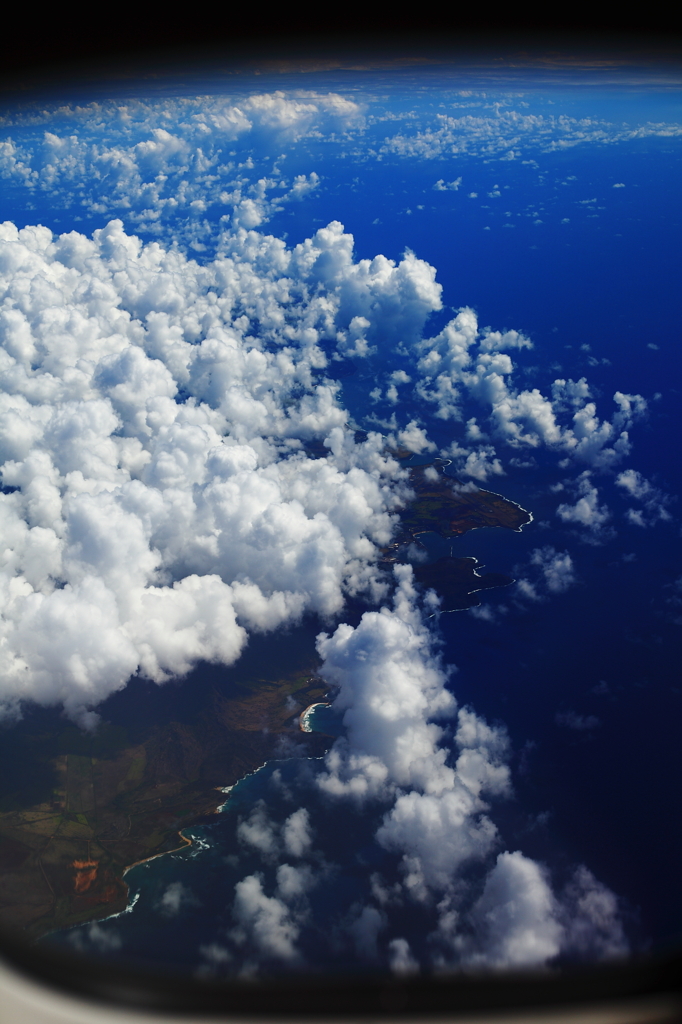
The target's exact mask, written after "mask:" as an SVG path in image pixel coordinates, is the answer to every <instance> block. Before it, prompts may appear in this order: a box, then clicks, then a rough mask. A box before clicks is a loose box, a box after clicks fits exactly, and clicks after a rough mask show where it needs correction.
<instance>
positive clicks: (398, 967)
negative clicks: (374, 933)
mask: <svg viewBox="0 0 682 1024" xmlns="http://www.w3.org/2000/svg"><path fill="white" fill-rule="evenodd" d="M388 948H389V953H390V957H389V964H390V967H391V970H392V971H393V973H394V974H397V975H400V976H401V977H404V976H405V975H410V974H416V973H417V972H418V971H419V964H418V963H417V961H416V960H415V958H414V957H413V956H412V952H411V950H410V944H409V942H408V941H407V939H403V938H400V939H392V940H391V941H390V942H389V944H388Z"/></svg>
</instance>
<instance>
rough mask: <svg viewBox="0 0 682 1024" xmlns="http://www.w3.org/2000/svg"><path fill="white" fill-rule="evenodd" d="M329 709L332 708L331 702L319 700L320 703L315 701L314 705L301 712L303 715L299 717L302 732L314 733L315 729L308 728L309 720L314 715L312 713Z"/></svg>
mask: <svg viewBox="0 0 682 1024" xmlns="http://www.w3.org/2000/svg"><path fill="white" fill-rule="evenodd" d="M328 707H331V704H330V702H329V701H326V700H318V701H315V703H314V704H309V705H308V707H307V708H304V709H303V711H302V712H301V714H300V715H299V717H298V727H299V729H300V730H301V732H314V731H315V730H314V729H310V728H308V720H309V718H310V716H311V715H312V713H313V711H314V710H315V708H328Z"/></svg>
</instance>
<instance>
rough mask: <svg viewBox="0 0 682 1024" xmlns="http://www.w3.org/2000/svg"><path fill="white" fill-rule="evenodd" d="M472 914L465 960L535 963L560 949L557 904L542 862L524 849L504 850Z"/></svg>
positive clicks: (499, 965)
mask: <svg viewBox="0 0 682 1024" xmlns="http://www.w3.org/2000/svg"><path fill="white" fill-rule="evenodd" d="M471 918H472V922H473V926H474V930H475V939H474V940H473V942H472V946H473V949H471V951H470V952H468V953H465V958H466V962H468V963H469V964H471V965H477V966H478V965H483V964H485V966H488V967H496V968H504V967H507V968H508V967H533V966H537V965H541V964H545V963H546V962H547V961H548V960H551V959H553V958H554V957H555V956H556V955H557V954H558V953H559V951H560V949H561V945H562V938H563V928H562V926H561V924H560V923H559V921H558V919H557V918H558V906H557V902H556V900H555V897H554V894H553V892H552V889H551V887H550V885H549V883H548V880H547V878H546V875H545V873H544V872H543V870H542V868H541V867H540V865H539V864H537V863H536V862H535V861H532V860H529V858H528V857H524V855H523V854H522V853H520V852H519V851H516V852H514V853H501V854H500V855H499V856H498V858H497V862H496V864H495V867H494V868H493V869H492V871H491V872H490V874H489V875H488V877H487V879H486V883H485V888H484V890H483V894H482V895H481V897H480V899H479V900H478V901H477V902H476V903H475V905H474V907H473V909H472V912H471Z"/></svg>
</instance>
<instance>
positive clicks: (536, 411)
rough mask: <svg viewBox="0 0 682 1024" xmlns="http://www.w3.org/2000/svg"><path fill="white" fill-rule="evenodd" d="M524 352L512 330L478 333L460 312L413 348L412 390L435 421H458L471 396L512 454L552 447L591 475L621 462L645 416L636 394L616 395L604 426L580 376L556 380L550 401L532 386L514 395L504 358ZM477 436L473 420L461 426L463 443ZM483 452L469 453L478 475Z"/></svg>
mask: <svg viewBox="0 0 682 1024" xmlns="http://www.w3.org/2000/svg"><path fill="white" fill-rule="evenodd" d="M531 347H532V343H531V341H530V340H529V339H528V338H526V337H525V336H524V335H523V334H520V333H519V332H518V331H506V332H504V333H501V332H499V331H492V330H491V329H490V328H485V329H484V330H479V327H478V320H477V317H476V314H475V313H474V311H473V310H471V309H469V308H464V309H462V310H460V311H459V313H458V314H457V316H456V317H455V318H454V319H453V320H451V321H450V323H449V324H447V325H446V326H445V327H444V328H443V330H442V331H441V332H440V333H439V334H438V335H436V336H435V337H434V338H430V339H426V340H424V341H422V342H420V343H419V345H418V351H419V352H422V353H424V354H423V355H421V358H420V360H419V369H420V371H421V373H422V379H421V380H420V381H419V382H418V384H417V392H418V394H419V395H420V396H421V397H422V398H423V399H424V400H425V401H427V402H429V403H432V404H433V405H435V406H436V409H435V415H436V416H437V417H439V418H440V419H446V420H447V419H453V420H458V419H461V417H462V410H461V406H462V403H463V401H464V399H465V398H466V399H469V398H473V399H474V400H475V401H477V402H478V403H480V404H481V405H483V406H485V407H487V408H488V414H489V423H490V429H491V431H492V432H493V433H494V434H495V435H497V437H499V438H500V440H502V441H504V442H505V443H507V444H509V445H511V446H513V447H516V448H518V447H526V448H537V447H540V446H547V447H550V448H555V449H556V450H557V451H562V452H564V453H566V454H568V455H569V456H570V457H571V458H572V459H575V460H577V461H579V462H584V463H588V464H589V465H590V466H591V467H593V468H594V469H598V470H604V469H609V468H610V467H612V466H613V465H614V464H615V463H617V462H618V461H619V460H620V459H622V458H624V457H625V456H626V455H627V454H628V452H629V451H630V441H629V435H628V430H629V429H630V427H631V426H632V424H633V423H634V422H635V420H636V419H637V418H640V417H642V416H643V415H645V413H646V408H647V406H646V402H645V400H644V399H643V398H642V397H641V395H625V394H623V393H622V392H620V391H617V392H616V393H615V394H614V399H613V400H614V402H615V404H616V406H617V410H616V412H615V413H614V414H613V416H612V418H611V420H600V419H599V417H598V416H597V412H596V410H597V407H596V404H595V403H594V402H591V401H589V398H590V397H591V396H590V391H589V387H588V385H587V381H586V380H585V378H581V379H580V380H578V381H573V380H565V379H563V378H558V379H557V380H555V381H554V383H553V385H552V396H551V398H549V397H547V396H545V395H543V394H542V392H541V391H540V390H539V389H538V388H532V389H531V390H525V391H519V390H517V389H516V388H515V387H514V384H513V374H514V364H513V362H512V359H511V357H510V355H509V354H508V353H509V351H513V350H514V349H517V350H521V349H527V348H531ZM562 419H563V420H564V421H565V422H563V423H562ZM481 434H482V432H481V428H480V425H479V424H478V422H477V418H476V417H473V418H472V419H470V420H469V421H468V423H467V437H468V438H469V439H470V440H474V441H475V440H478V439H479V438H480V437H481ZM452 451H453V454H454V455H455V456H460V455H465V454H466V455H468V454H469V453H468V452H466V450H465V449H460V446H459V442H458V441H455V442H454V444H453V448H452ZM486 454H489V453H488V452H487V450H486V448H485V447H484V446H483V447H481V448H480V449H479V452H477V453H475V454H474V456H473V459H472V468H473V469H474V470H475V469H476V463H477V461H479V462H482V465H483V471H484V472H486V473H487V472H490V470H489V469H486V468H485V462H483V460H482V456H483V457H484V456H485V455H486ZM493 465H494V463H493ZM472 475H474V474H473V473H472Z"/></svg>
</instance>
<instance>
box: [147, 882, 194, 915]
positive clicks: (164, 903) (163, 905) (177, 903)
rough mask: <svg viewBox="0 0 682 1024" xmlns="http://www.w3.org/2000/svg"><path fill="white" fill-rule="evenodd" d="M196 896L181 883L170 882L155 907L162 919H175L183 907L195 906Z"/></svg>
mask: <svg viewBox="0 0 682 1024" xmlns="http://www.w3.org/2000/svg"><path fill="white" fill-rule="evenodd" d="M197 902H198V901H197V899H196V896H194V894H193V893H192V892H191V890H190V889H188V888H187V886H186V885H183V884H182V882H171V884H170V885H168V886H166V889H165V890H164V893H163V895H162V896H161V898H160V899H159V901H158V902H157V904H156V906H157V909H158V911H159V913H160V914H162V915H163V916H164V917H177V915H178V914H179V913H180V911H181V910H182V909H183V908H184V907H195V906H197Z"/></svg>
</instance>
